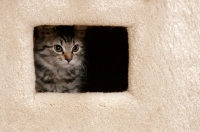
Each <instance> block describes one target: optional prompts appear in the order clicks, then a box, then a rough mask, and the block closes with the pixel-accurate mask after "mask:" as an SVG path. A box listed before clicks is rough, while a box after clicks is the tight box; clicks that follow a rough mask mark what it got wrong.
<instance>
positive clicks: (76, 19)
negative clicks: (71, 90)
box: [0, 0, 200, 132]
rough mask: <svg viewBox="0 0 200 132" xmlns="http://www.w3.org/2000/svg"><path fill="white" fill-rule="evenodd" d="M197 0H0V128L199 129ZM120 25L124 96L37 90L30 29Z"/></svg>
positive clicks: (11, 131)
mask: <svg viewBox="0 0 200 132" xmlns="http://www.w3.org/2000/svg"><path fill="white" fill-rule="evenodd" d="M199 7H200V1H199V0H176V1H174V0H84V1H79V0H48V1H47V0H1V2H0V25H1V26H0V45H1V46H0V62H1V64H0V100H1V101H0V129H1V131H3V132H22V131H24V132H27V131H30V132H40V131H41V132H45V131H46V132H55V131H56V132H57V131H58V132H59V131H127V132H128V131H135V132H141V131H142V132H146V131H153V132H155V131H157V132H160V131H166V132H173V131H174V132H184V131H191V132H199V131H200V69H199V68H200V8H199ZM43 24H53V25H56V24H63V25H106V26H125V27H127V29H128V33H129V36H128V37H129V80H128V81H129V84H128V91H126V92H123V93H106V94H105V93H84V94H55V93H44V94H38V93H35V90H34V86H35V84H34V83H35V75H34V66H33V28H34V26H37V25H43Z"/></svg>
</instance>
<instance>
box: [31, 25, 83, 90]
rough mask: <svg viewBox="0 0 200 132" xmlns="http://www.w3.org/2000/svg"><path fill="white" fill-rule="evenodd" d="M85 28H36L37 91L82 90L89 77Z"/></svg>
mask: <svg viewBox="0 0 200 132" xmlns="http://www.w3.org/2000/svg"><path fill="white" fill-rule="evenodd" d="M84 31H85V28H84V27H76V26H75V27H74V26H38V27H36V28H35V29H34V59H35V60H34V61H35V73H36V91H37V92H59V93H63V92H69V93H77V92H80V91H81V88H82V86H83V83H84V78H85V74H86V67H85V64H84V62H85V58H84V56H85V45H84V42H83V38H84V34H85V32H84Z"/></svg>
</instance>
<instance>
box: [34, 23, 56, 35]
mask: <svg viewBox="0 0 200 132" xmlns="http://www.w3.org/2000/svg"><path fill="white" fill-rule="evenodd" d="M55 34H56V26H46V25H45V26H38V27H36V28H35V30H34V36H35V37H36V38H38V37H39V38H42V37H47V36H51V35H55Z"/></svg>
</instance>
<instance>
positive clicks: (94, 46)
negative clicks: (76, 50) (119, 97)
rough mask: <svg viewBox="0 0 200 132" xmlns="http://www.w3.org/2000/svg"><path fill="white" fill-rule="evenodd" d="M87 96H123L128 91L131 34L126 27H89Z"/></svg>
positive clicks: (87, 36)
mask: <svg viewBox="0 0 200 132" xmlns="http://www.w3.org/2000/svg"><path fill="white" fill-rule="evenodd" d="M85 41H86V47H87V48H86V51H87V52H86V59H87V62H88V63H87V69H88V71H87V80H86V86H85V88H84V89H83V92H122V91H125V90H127V87H128V34H127V30H126V28H124V27H89V28H88V29H87V32H86V39H85Z"/></svg>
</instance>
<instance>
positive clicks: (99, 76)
mask: <svg viewBox="0 0 200 132" xmlns="http://www.w3.org/2000/svg"><path fill="white" fill-rule="evenodd" d="M44 29H45V28H44ZM47 29H51V28H49V27H48V28H47ZM42 33H46V32H42ZM47 33H49V32H47ZM38 37H39V32H38V30H37V28H35V29H34V41H35V39H36V38H38ZM84 41H85V42H86V60H87V64H86V66H87V79H86V80H85V85H84V88H83V89H82V91H81V92H123V91H126V90H127V88H128V60H129V59H128V33H127V29H126V28H125V27H116V26H113V27H111V26H88V27H87V28H86V35H85V40H84ZM39 42H40V41H39ZM44 48H49V47H48V46H43V48H42V50H43V49H44ZM39 51H41V50H39ZM36 66H37V65H36ZM44 79H45V78H44ZM44 79H43V80H44ZM44 81H45V80H44ZM50 81H51V80H49V82H48V83H50ZM51 83H52V82H51ZM39 92H40V91H39ZM41 92H46V91H41ZM47 92H48V91H47ZM50 92H53V91H50Z"/></svg>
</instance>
